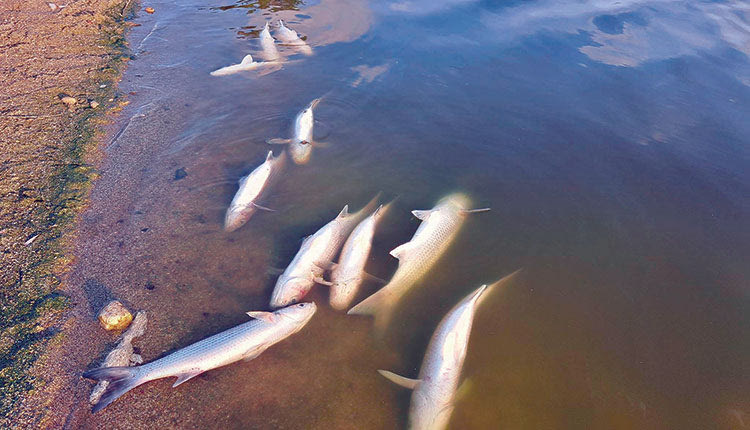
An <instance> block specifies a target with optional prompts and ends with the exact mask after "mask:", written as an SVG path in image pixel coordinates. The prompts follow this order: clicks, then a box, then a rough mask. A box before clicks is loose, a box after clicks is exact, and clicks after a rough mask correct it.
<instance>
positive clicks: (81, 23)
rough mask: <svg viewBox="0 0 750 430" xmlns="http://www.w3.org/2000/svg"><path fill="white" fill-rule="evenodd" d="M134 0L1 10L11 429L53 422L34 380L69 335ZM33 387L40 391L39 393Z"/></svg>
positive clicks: (2, 224) (1, 415)
mask: <svg viewBox="0 0 750 430" xmlns="http://www.w3.org/2000/svg"><path fill="white" fill-rule="evenodd" d="M136 4H137V2H135V1H132V0H71V1H67V2H53V1H52V0H50V1H49V2H48V1H27V0H6V1H3V2H2V3H1V4H0V51H1V52H2V56H0V71H1V73H0V113H1V115H0V135H2V136H3V139H2V140H1V141H0V149H1V150H0V196H2V199H1V200H0V249H1V250H2V256H1V257H0V258H1V259H2V270H0V285H2V287H1V289H0V291H1V295H0V305H1V307H0V309H1V310H0V312H2V315H0V316H1V318H0V321H2V322H1V323H0V330H1V331H0V365H1V366H2V369H1V370H0V394H1V395H0V399H1V400H0V427H2V428H8V427H26V428H28V426H35V427H36V426H39V425H42V426H43V425H44V415H45V414H44V409H43V408H39V406H41V405H42V404H43V402H42V404H40V403H39V402H38V401H34V402H33V403H34V405H33V406H31V402H29V401H28V400H29V399H30V398H33V397H39V396H43V395H44V394H45V392H46V391H50V390H55V389H56V387H55V384H54V381H50V380H44V378H40V377H38V376H35V375H36V374H37V372H35V369H37V368H39V367H40V366H42V365H43V363H44V356H45V351H46V350H48V349H49V348H50V347H51V346H53V345H55V344H56V343H58V342H59V341H60V339H61V337H62V333H63V332H64V331H63V330H62V326H63V325H64V319H65V318H64V315H65V312H64V311H65V309H67V308H68V307H69V304H70V303H69V302H70V300H69V299H68V298H67V296H66V295H65V294H62V293H61V292H60V288H61V287H60V282H61V281H60V279H61V277H62V276H63V275H64V273H65V271H66V270H67V267H68V266H69V263H70V259H69V258H68V257H67V255H68V253H67V251H66V243H69V242H70V239H71V232H72V231H73V230H72V227H73V223H72V222H71V221H72V220H73V219H74V218H75V216H76V215H77V214H78V213H79V212H80V210H81V209H82V208H83V207H84V206H85V205H86V199H87V195H88V189H89V183H90V181H91V179H93V178H94V177H95V176H96V163H97V160H98V158H99V156H98V153H97V144H98V143H99V142H100V141H102V140H103V138H104V134H103V132H102V131H101V127H102V125H103V124H104V123H106V122H107V121H108V120H109V118H108V116H109V115H111V113H113V112H116V111H118V110H119V108H120V106H122V105H123V104H124V103H126V102H125V101H124V99H123V98H121V97H119V96H118V94H117V93H116V82H117V80H118V79H119V77H120V75H121V72H122V69H123V66H124V64H125V63H126V62H127V60H128V59H129V58H128V54H127V48H126V45H125V41H124V35H125V32H126V30H127V28H128V25H127V23H126V22H125V19H126V18H127V17H128V16H131V15H132V14H133V11H134V7H135V5H136ZM31 392H33V393H34V395H33V396H29V393H31Z"/></svg>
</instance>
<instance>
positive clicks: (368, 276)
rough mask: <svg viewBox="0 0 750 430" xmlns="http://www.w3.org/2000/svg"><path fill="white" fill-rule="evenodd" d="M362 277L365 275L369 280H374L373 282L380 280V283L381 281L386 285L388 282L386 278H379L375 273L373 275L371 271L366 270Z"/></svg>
mask: <svg viewBox="0 0 750 430" xmlns="http://www.w3.org/2000/svg"><path fill="white" fill-rule="evenodd" d="M362 277H363V278H364V279H366V280H368V281H372V282H379V283H381V284H383V285H385V284H387V283H388V281H386V280H385V279H383V278H378V277H377V276H375V275H371V274H369V273H367V272H365V271H364V270H363V271H362Z"/></svg>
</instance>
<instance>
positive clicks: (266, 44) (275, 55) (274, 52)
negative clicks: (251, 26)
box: [260, 21, 281, 61]
mask: <svg viewBox="0 0 750 430" xmlns="http://www.w3.org/2000/svg"><path fill="white" fill-rule="evenodd" d="M260 47H261V49H263V58H264V59H266V60H267V61H274V60H278V59H279V58H281V54H279V50H278V49H276V43H275V41H274V39H273V37H271V32H270V30H269V27H268V21H266V25H265V26H264V27H263V30H261V32H260Z"/></svg>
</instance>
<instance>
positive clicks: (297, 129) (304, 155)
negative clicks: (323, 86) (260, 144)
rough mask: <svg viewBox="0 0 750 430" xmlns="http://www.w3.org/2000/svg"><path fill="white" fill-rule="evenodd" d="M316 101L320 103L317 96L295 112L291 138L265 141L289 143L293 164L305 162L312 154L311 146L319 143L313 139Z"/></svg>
mask: <svg viewBox="0 0 750 430" xmlns="http://www.w3.org/2000/svg"><path fill="white" fill-rule="evenodd" d="M318 103H320V99H319V98H317V99H315V100H313V101H311V102H310V104H309V105H308V106H307V107H306V108H305V109H304V110H303V111H302V112H300V113H298V114H297V117H296V118H294V126H293V128H292V135H293V136H292V138H291V139H269V140H268V141H267V142H268V143H270V144H282V145H284V144H289V147H288V149H289V155H291V156H292V161H294V162H295V164H307V163H308V162H309V161H310V156H311V155H312V147H313V146H320V145H321V143H320V142H315V141H313V126H314V125H315V118H314V116H313V109H315V107H316V106H317V105H318Z"/></svg>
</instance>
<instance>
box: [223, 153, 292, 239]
mask: <svg viewBox="0 0 750 430" xmlns="http://www.w3.org/2000/svg"><path fill="white" fill-rule="evenodd" d="M284 159H285V155H284V153H283V152H282V153H281V155H279V156H278V157H276V158H274V157H273V151H268V155H267V156H266V161H264V162H263V164H261V165H260V166H258V167H257V168H255V170H253V171H252V172H251V173H250V174H249V175H247V176H244V177H242V178H240V188H239V190H237V194H235V195H234V198H233V199H232V203H231V204H230V205H229V209H227V214H226V216H225V217H224V230H226V231H228V232H229V231H234V230H237V229H238V228H240V227H242V226H243V225H244V224H245V223H246V222H247V221H248V220H249V219H250V217H251V216H253V214H254V213H255V211H256V210H257V209H262V210H267V211H273V209H269V208H267V207H264V206H261V205H259V204H258V203H257V202H258V200H259V199H260V198H261V197H262V195H263V192H264V191H265V190H266V189H267V188H268V186H269V184H270V182H271V180H272V179H273V178H274V177H275V176H277V174H278V172H279V171H280V170H281V169H282V167H283V165H284Z"/></svg>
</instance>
